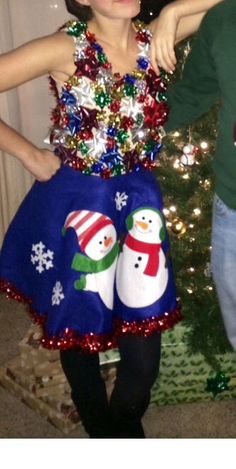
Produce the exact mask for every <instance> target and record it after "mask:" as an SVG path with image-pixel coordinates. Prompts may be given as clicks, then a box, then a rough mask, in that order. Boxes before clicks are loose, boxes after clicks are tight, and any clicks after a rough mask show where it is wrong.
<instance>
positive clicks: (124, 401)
mask: <svg viewBox="0 0 236 469" xmlns="http://www.w3.org/2000/svg"><path fill="white" fill-rule="evenodd" d="M160 350H161V336H160V334H155V335H152V336H151V337H138V336H123V337H120V338H119V351H120V357H121V360H120V362H119V365H118V369H117V378H116V382H115V386H114V390H113V393H112V396H111V400H110V410H111V416H112V421H113V431H114V437H117V438H144V437H145V435H144V431H143V427H142V423H141V419H142V417H143V415H144V413H145V411H146V409H147V407H148V405H149V402H150V391H151V388H152V386H153V384H154V382H155V380H156V378H157V375H158V372H159V364H160Z"/></svg>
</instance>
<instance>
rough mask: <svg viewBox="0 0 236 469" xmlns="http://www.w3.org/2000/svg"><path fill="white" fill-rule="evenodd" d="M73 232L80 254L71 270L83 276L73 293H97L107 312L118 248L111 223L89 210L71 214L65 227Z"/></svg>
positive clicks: (76, 283)
mask: <svg viewBox="0 0 236 469" xmlns="http://www.w3.org/2000/svg"><path fill="white" fill-rule="evenodd" d="M68 228H73V229H74V230H75V231H76V234H77V238H78V242H79V245H80V248H81V251H82V253H84V254H81V253H77V254H76V255H75V256H74V259H73V262H72V268H73V269H75V270H76V271H77V272H84V273H85V274H83V275H81V277H80V279H79V280H77V281H76V282H75V284H74V286H75V289H76V290H80V291H81V290H84V291H91V292H97V293H98V294H99V296H100V298H101V300H102V301H103V303H104V304H105V305H106V307H107V308H109V309H112V308H113V300H114V277H115V270H116V263H117V257H118V253H119V246H118V243H117V235H116V230H115V227H114V225H113V222H112V220H111V219H110V218H109V217H107V216H105V215H103V214H101V213H99V212H91V211H88V210H78V211H74V212H71V213H70V214H69V215H68V217H67V219H66V221H65V224H64V232H65V230H67V229H68Z"/></svg>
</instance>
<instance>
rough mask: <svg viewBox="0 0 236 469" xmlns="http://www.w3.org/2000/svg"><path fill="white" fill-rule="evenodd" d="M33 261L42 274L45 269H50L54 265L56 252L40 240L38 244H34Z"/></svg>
mask: <svg viewBox="0 0 236 469" xmlns="http://www.w3.org/2000/svg"><path fill="white" fill-rule="evenodd" d="M32 251H33V253H35V254H34V255H33V254H31V262H32V264H33V265H36V270H37V271H38V272H39V273H40V274H41V273H42V272H44V270H49V269H51V268H52V267H53V262H52V260H53V256H54V252H53V251H50V250H49V249H47V250H46V246H45V245H44V244H43V243H42V241H40V242H39V243H38V244H33V245H32Z"/></svg>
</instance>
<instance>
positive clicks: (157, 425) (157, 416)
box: [0, 296, 236, 439]
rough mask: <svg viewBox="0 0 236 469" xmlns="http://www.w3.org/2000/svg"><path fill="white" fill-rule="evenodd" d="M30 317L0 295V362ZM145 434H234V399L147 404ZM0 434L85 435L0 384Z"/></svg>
mask: <svg viewBox="0 0 236 469" xmlns="http://www.w3.org/2000/svg"><path fill="white" fill-rule="evenodd" d="M29 325H30V320H29V318H28V317H27V315H26V314H25V311H24V308H23V307H22V306H21V305H18V304H16V303H14V302H10V301H7V300H5V298H4V297H3V296H0V330H1V331H2V334H1V340H0V366H1V365H3V364H4V363H6V362H7V361H8V360H10V359H11V358H13V357H15V356H17V354H18V348H17V345H18V343H19V341H20V340H21V339H22V337H24V336H25V334H26V332H27V329H28V327H29ZM143 424H144V427H145V431H146V436H147V438H165V439H166V438H172V439H173V438H175V439H176V438H236V401H232V400H231V401H221V402H217V401H216V402H198V403H194V404H182V405H174V406H164V407H150V408H149V409H148V411H147V412H146V415H145V417H144V420H143ZM0 437H1V438H87V435H86V433H85V432H84V430H83V428H82V427H81V426H79V427H78V428H77V429H75V430H73V431H72V432H71V433H70V434H69V435H65V434H63V433H61V431H59V430H58V429H57V428H55V427H54V426H52V425H51V424H50V423H49V422H47V420H46V419H45V418H44V417H43V416H41V415H38V414H37V413H36V412H35V411H34V410H32V409H30V408H29V407H27V406H26V405H25V404H24V403H23V402H21V401H20V400H19V399H17V398H16V397H14V396H13V395H11V394H10V393H8V392H7V391H6V390H5V389H3V388H2V387H1V386H0Z"/></svg>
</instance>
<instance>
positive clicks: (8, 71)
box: [0, 33, 73, 181]
mask: <svg viewBox="0 0 236 469" xmlns="http://www.w3.org/2000/svg"><path fill="white" fill-rule="evenodd" d="M68 39H69V38H68ZM68 52H69V54H68ZM72 54H73V46H72V43H71V40H70V39H69V41H67V40H66V39H65V35H64V34H62V33H57V34H55V35H52V36H48V37H45V38H43V39H38V40H35V41H32V42H30V43H28V44H26V45H23V46H21V47H19V48H18V49H16V50H14V51H12V52H9V53H7V54H3V55H1V56H0V92H3V91H7V90H9V89H12V88H14V87H16V86H18V85H21V84H22V83H25V82H27V81H30V80H32V79H34V78H36V77H39V76H42V75H44V74H47V73H48V72H50V71H52V70H53V71H54V72H55V73H64V74H65V73H67V69H68V74H70V72H71V70H70V67H71V64H69V63H68V64H67V62H66V60H67V61H68V57H72ZM72 63H73V61H72ZM0 149H1V150H2V151H4V152H6V153H9V154H10V155H13V156H14V157H16V158H17V159H19V160H20V161H21V162H22V164H23V165H24V166H25V168H26V169H28V171H30V172H31V173H32V174H33V176H34V177H35V178H36V179H38V180H40V181H46V180H48V179H50V177H52V176H53V175H54V174H55V172H56V171H57V170H58V169H59V167H60V162H59V160H58V158H56V157H55V155H54V154H53V153H52V152H50V151H48V150H42V149H39V148H37V147H36V146H35V145H34V144H33V143H32V142H30V141H29V140H27V139H26V138H24V137H23V136H22V135H20V134H19V133H18V132H16V130H14V129H13V128H11V127H10V126H8V125H7V124H5V123H4V122H3V121H1V120H0Z"/></svg>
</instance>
